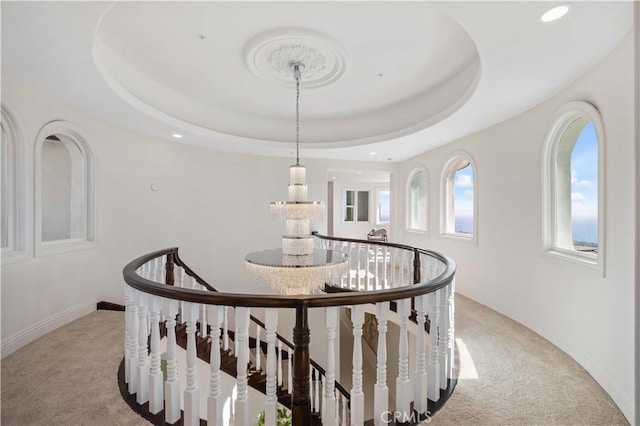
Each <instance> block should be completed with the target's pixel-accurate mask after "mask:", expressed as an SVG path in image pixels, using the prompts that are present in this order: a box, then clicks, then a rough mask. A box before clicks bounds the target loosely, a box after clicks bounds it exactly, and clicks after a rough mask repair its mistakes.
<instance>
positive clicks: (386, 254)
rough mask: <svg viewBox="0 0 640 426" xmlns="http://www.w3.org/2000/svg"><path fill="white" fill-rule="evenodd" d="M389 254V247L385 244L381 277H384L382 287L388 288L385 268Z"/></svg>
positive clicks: (387, 273)
mask: <svg viewBox="0 0 640 426" xmlns="http://www.w3.org/2000/svg"><path fill="white" fill-rule="evenodd" d="M390 256H391V255H390V254H389V247H387V246H385V247H384V263H383V264H382V265H383V266H382V267H383V269H384V273H383V277H384V281H383V286H384V288H389V281H390V280H389V270H388V268H387V266H388V263H389V261H390V259H391V257H390Z"/></svg>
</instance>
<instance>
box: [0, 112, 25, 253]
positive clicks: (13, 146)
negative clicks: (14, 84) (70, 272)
mask: <svg viewBox="0 0 640 426" xmlns="http://www.w3.org/2000/svg"><path fill="white" fill-rule="evenodd" d="M0 110H1V111H2V121H0V133H1V135H0V136H1V139H2V153H1V154H0V159H1V160H2V164H1V165H0V169H1V172H2V176H1V177H0V179H1V181H2V189H1V190H0V193H1V195H2V201H1V203H2V215H1V216H2V218H1V220H2V230H1V231H0V232H1V237H2V263H3V264H6V263H11V262H15V261H17V260H22V259H24V258H26V257H27V255H28V252H27V247H26V238H25V230H26V219H25V213H26V212H25V208H24V207H25V199H26V196H25V192H24V189H25V185H24V150H23V148H24V145H23V142H22V140H21V139H20V135H19V132H18V129H17V127H16V124H15V121H14V120H13V118H12V116H11V114H9V112H8V111H7V110H6V109H5V107H4V106H2V108H0Z"/></svg>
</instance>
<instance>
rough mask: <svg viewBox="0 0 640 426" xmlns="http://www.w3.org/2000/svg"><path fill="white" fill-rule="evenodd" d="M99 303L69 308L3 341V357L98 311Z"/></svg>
mask: <svg viewBox="0 0 640 426" xmlns="http://www.w3.org/2000/svg"><path fill="white" fill-rule="evenodd" d="M97 303H98V301H97V300H96V299H92V300H89V301H87V302H84V303H82V304H80V305H77V306H74V307H72V308H69V309H67V310H66V311H62V312H60V313H57V314H55V315H53V316H51V317H49V318H47V319H44V320H42V321H40V322H38V323H36V324H34V325H32V326H30V327H28V328H26V329H24V330H22V331H20V332H18V333H16V334H14V335H13V336H11V337H7V338H6V339H3V340H2V343H1V344H0V353H1V354H2V355H1V357H2V358H4V357H6V356H7V355H9V354H11V353H13V352H15V351H17V350H18V349H20V348H21V347H23V346H26V345H28V344H29V343H31V342H33V341H34V340H36V339H37V338H39V337H42V336H44V335H45V334H47V333H49V332H51V331H53V330H55V329H56V328H59V327H62V326H63V325H65V324H68V323H70V322H71V321H74V320H77V319H78V318H80V317H83V316H85V315H88V314H90V313H91V312H93V311H95V310H96V304H97Z"/></svg>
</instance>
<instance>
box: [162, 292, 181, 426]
mask: <svg viewBox="0 0 640 426" xmlns="http://www.w3.org/2000/svg"><path fill="white" fill-rule="evenodd" d="M179 306H180V303H178V301H177V300H173V299H164V307H163V311H164V314H165V316H166V317H167V324H166V327H167V354H166V358H167V380H166V381H165V382H164V395H165V408H164V419H165V421H166V422H167V423H168V424H173V423H175V422H177V421H178V420H179V419H180V416H181V414H180V399H181V398H180V382H179V381H178V359H177V351H176V346H177V344H176V315H178V308H179Z"/></svg>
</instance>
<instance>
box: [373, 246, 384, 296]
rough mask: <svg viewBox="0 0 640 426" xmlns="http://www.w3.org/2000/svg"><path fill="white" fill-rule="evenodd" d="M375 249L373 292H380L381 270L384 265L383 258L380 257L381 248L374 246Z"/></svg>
mask: <svg viewBox="0 0 640 426" xmlns="http://www.w3.org/2000/svg"><path fill="white" fill-rule="evenodd" d="M374 247H375V248H376V249H375V253H376V257H375V265H376V270H375V274H376V276H375V280H376V287H375V290H382V278H381V277H383V275H382V270H383V265H384V258H383V257H382V254H383V253H382V247H381V246H378V245H376V246H374Z"/></svg>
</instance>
